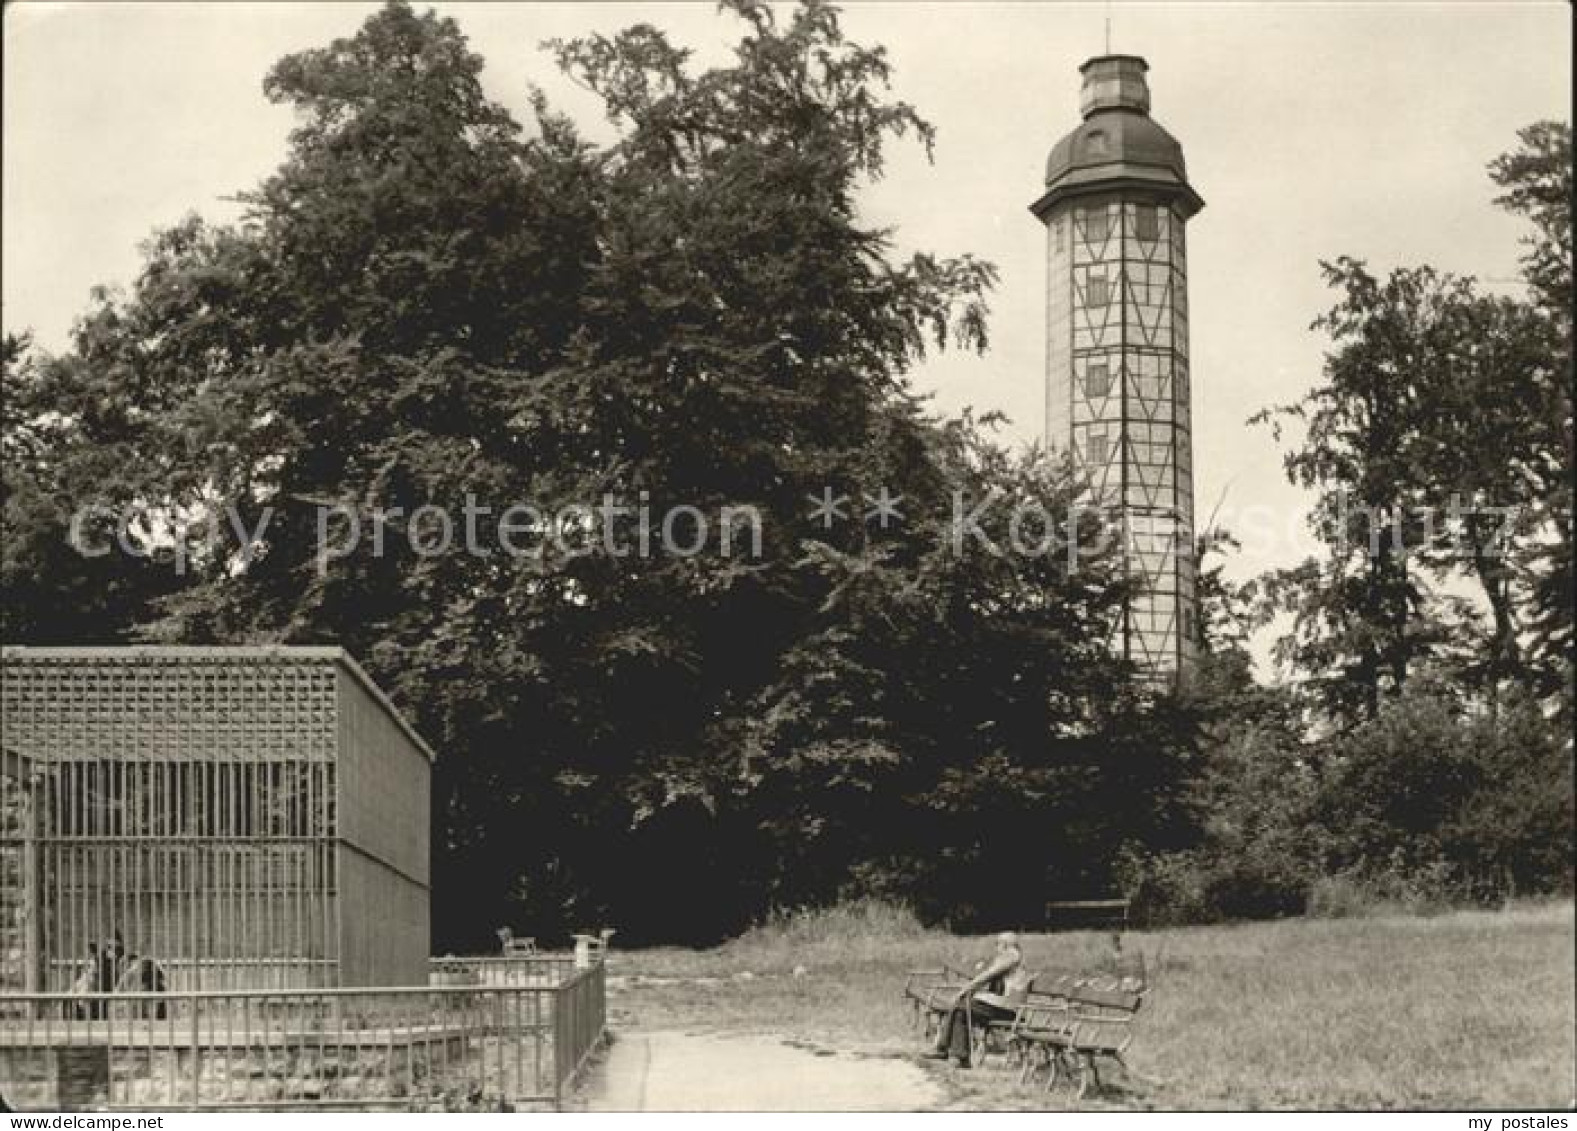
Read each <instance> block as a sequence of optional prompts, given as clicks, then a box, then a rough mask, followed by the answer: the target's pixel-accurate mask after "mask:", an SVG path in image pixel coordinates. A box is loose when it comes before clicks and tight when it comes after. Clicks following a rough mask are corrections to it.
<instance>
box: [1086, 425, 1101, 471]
mask: <svg viewBox="0 0 1577 1131" xmlns="http://www.w3.org/2000/svg"><path fill="white" fill-rule="evenodd" d="M1084 458H1085V461H1086V462H1087V463H1092V464H1100V463H1105V462H1106V434H1105V433H1104V432H1095V433H1092V434H1091V435H1090V437H1089V438H1088V439H1087V440H1085V442H1084Z"/></svg>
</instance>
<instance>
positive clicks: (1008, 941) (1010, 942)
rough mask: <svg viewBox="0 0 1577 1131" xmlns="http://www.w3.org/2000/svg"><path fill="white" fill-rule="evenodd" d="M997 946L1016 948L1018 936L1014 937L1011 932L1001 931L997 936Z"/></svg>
mask: <svg viewBox="0 0 1577 1131" xmlns="http://www.w3.org/2000/svg"><path fill="white" fill-rule="evenodd" d="M997 945H998V946H1017V945H1018V936H1017V935H1015V934H1014V933H1013V932H1012V931H1003V932H1002V933H1001V934H999V935H998V936H997Z"/></svg>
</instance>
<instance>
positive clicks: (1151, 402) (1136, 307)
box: [1031, 55, 1204, 679]
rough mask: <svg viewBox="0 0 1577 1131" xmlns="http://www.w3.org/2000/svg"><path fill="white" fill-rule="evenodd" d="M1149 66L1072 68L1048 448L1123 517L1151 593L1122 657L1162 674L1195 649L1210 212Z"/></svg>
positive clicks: (1054, 289) (1049, 254) (1051, 166)
mask: <svg viewBox="0 0 1577 1131" xmlns="http://www.w3.org/2000/svg"><path fill="white" fill-rule="evenodd" d="M1148 69H1149V68H1148V67H1147V65H1146V64H1145V61H1144V60H1143V59H1141V58H1138V57H1137V56H1133V55H1103V56H1100V57H1098V58H1094V59H1091V60H1090V61H1089V62H1087V63H1085V64H1084V66H1082V67H1081V68H1079V70H1080V73H1081V74H1082V75H1083V76H1084V86H1083V92H1082V94H1081V97H1080V110H1081V112H1082V114H1083V116H1084V121H1083V123H1082V124H1081V125H1080V126H1078V128H1076V129H1075V130H1073V132H1071V133H1069V134H1068V135H1067V136H1066V137H1064V138H1063V139H1062V140H1061V141H1059V142H1058V143H1057V144H1056V146H1055V147H1053V149H1052V151H1051V157H1050V159H1049V160H1048V161H1047V163H1046V187H1045V192H1044V193H1043V194H1042V195H1041V197H1040V199H1039V200H1037V201H1036V202H1035V203H1034V204H1033V205H1031V210H1032V211H1033V212H1034V213H1035V215H1036V216H1037V217H1038V218H1039V219H1040V220H1041V222H1042V223H1043V224H1045V226H1046V263H1047V283H1046V320H1047V338H1046V442H1047V446H1048V447H1049V448H1051V449H1052V450H1054V451H1058V452H1069V453H1071V454H1072V457H1073V460H1074V464H1075V466H1076V468H1077V469H1078V470H1079V471H1080V472H1081V473H1082V474H1084V475H1085V476H1087V477H1088V479H1089V482H1090V486H1091V490H1092V492H1093V495H1094V497H1095V499H1096V500H1098V501H1099V502H1100V503H1101V504H1102V505H1103V506H1107V507H1110V508H1112V509H1113V510H1114V511H1115V512H1116V513H1117V514H1118V516H1120V519H1121V522H1122V524H1123V527H1124V530H1125V532H1126V544H1127V568H1128V569H1129V571H1130V573H1131V574H1137V575H1138V576H1139V577H1140V579H1141V580H1142V582H1143V586H1144V589H1143V592H1142V594H1141V595H1139V596H1138V597H1136V598H1135V599H1133V600H1132V601H1131V602H1130V603H1129V606H1128V607H1127V609H1126V610H1125V611H1124V617H1123V624H1122V626H1121V629H1120V639H1119V640H1118V641H1116V642H1114V643H1115V645H1116V646H1117V647H1118V648H1119V649H1120V650H1121V652H1122V653H1123V654H1124V655H1125V656H1128V657H1129V658H1131V659H1133V660H1134V661H1135V662H1137V663H1138V664H1139V665H1140V666H1141V667H1142V668H1144V669H1145V670H1147V671H1149V672H1151V673H1152V674H1155V675H1157V676H1159V677H1162V678H1167V679H1171V678H1175V677H1176V676H1177V675H1179V674H1181V673H1186V671H1187V669H1188V667H1189V665H1190V664H1191V663H1192V661H1193V659H1194V657H1195V655H1196V651H1197V644H1196V640H1197V636H1196V634H1197V631H1198V624H1197V620H1198V618H1197V611H1196V592H1195V589H1196V579H1195V573H1194V562H1193V555H1192V552H1191V548H1192V546H1193V538H1194V521H1193V513H1194V481H1193V457H1192V444H1191V441H1190V434H1191V426H1190V416H1189V374H1188V261H1187V257H1186V251H1185V242H1184V226H1185V225H1186V223H1187V221H1188V219H1189V218H1190V217H1191V216H1193V215H1194V214H1195V213H1196V212H1198V211H1199V209H1200V208H1202V207H1203V206H1204V202H1203V201H1202V200H1201V199H1200V198H1199V195H1198V194H1197V193H1196V192H1195V191H1194V190H1193V188H1192V187H1190V185H1189V183H1188V175H1187V172H1186V170H1185V168H1184V165H1183V147H1182V146H1181V145H1179V144H1178V143H1177V140H1176V139H1175V138H1173V137H1172V135H1171V134H1169V133H1167V132H1166V130H1164V129H1163V128H1162V127H1161V126H1160V125H1159V124H1158V123H1157V122H1156V121H1155V120H1154V119H1153V118H1151V117H1150V90H1149V86H1148V84H1147V82H1146V80H1145V73H1146V71H1147V70H1148Z"/></svg>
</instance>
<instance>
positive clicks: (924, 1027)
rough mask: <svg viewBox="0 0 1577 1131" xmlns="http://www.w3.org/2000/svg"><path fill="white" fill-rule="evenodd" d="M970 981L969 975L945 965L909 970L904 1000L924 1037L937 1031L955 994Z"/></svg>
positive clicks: (956, 996) (954, 999) (956, 997)
mask: <svg viewBox="0 0 1577 1131" xmlns="http://www.w3.org/2000/svg"><path fill="white" fill-rule="evenodd" d="M968 982H969V975H968V974H965V973H964V972H963V971H961V970H958V969H955V968H954V967H952V966H948V965H947V964H946V963H944V964H942V965H941V966H938V967H934V968H931V969H927V970H911V971H909V974H908V977H907V978H905V979H904V987H903V994H904V1000H906V1001H907V1002H908V1003H909V1006H910V1009H911V1011H912V1015H913V1018H914V1022H915V1024H916V1026H917V1027H919V1028H920V1030H921V1031H922V1032H923V1033H925V1035H926V1036H930V1035H931V1034H932V1033H934V1032H935V1031H936V1026H937V1024H938V1023H939V1022H940V1020H941V1018H942V1016H943V1015H944V1014H946V1013H947V1011H948V1010H949V1009H952V1008H953V1003H954V1002H955V1001H956V1000H957V999H958V993H959V991H960V990H962V989H963V988H964V986H965V985H967V984H968Z"/></svg>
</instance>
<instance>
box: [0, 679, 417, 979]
mask: <svg viewBox="0 0 1577 1131" xmlns="http://www.w3.org/2000/svg"><path fill="white" fill-rule="evenodd" d="M351 697H355V699H356V701H355V702H348V700H349V699H350V698H351ZM369 708H370V711H371V713H374V714H388V715H392V709H391V708H389V707H388V705H387V702H386V701H384V700H383V699H382V697H381V696H379V695H378V694H377V692H376V689H375V688H373V687H372V686H371V684H370V682H368V681H366V678H365V676H363V675H361V674H360V670H359V669H357V668H355V666H354V664H353V663H352V662H351V661H349V658H348V657H346V656H344V654H343V653H341V652H339V650H337V649H234V648H222V649H220V648H216V649H136V648H128V649H23V648H7V649H5V650H4V653H3V662H0V748H3V760H0V993H22V992H34V993H36V992H46V993H47V992H67V991H75V992H99V993H103V992H109V991H114V990H117V989H119V990H133V991H135V990H141V991H154V990H160V991H162V990H228V989H242V988H266V987H274V988H286V987H292V988H301V987H313V986H336V985H342V984H411V983H415V982H419V981H421V980H422V975H423V974H424V972H425V971H424V970H423V969H422V968H421V965H420V963H421V960H422V958H423V957H424V956H425V950H426V938H425V937H421V938H419V939H415V940H412V942H411V943H410V944H409V945H406V946H404V947H403V948H401V947H395V948H393V949H392V950H391V948H389V947H387V946H384V947H380V946H378V945H376V943H377V940H379V939H380V938H388V937H395V936H396V935H397V934H401V935H402V936H403V934H405V933H412V932H421V933H422V934H423V935H425V928H426V907H427V886H426V884H427V873H426V866H425V864H426V860H425V857H426V847H427V840H426V837H427V830H426V827H425V819H423V820H422V821H421V822H420V823H421V826H422V827H421V828H420V829H419V830H409V829H407V830H405V831H404V832H403V834H402V835H404V836H405V837H406V838H407V839H412V838H414V839H415V840H416V841H417V843H416V844H415V845H414V846H412V847H411V848H410V849H409V850H408V851H406V850H403V846H401V845H400V844H398V843H396V845H395V848H394V849H392V850H391V849H389V848H388V847H386V846H384V845H380V844H376V843H373V842H375V841H376V840H377V839H378V837H377V834H376V830H378V829H379V828H380V827H381V825H380V818H379V814H378V813H377V812H371V813H359V812H358V813H353V812H350V810H354V809H357V808H358V807H359V808H362V809H366V808H379V807H382V808H388V807H390V806H391V805H392V806H393V808H394V809H395V810H397V811H398V814H399V816H400V817H401V818H402V820H401V824H402V825H406V826H408V825H409V824H410V819H409V814H410V813H413V812H417V813H422V814H425V808H426V803H427V790H428V773H429V770H428V758H430V752H427V751H426V749H425V747H418V746H417V744H418V743H419V742H420V740H419V739H416V738H415V736H414V735H413V734H411V733H410V732H409V729H408V728H405V727H404V726H403V724H398V725H394V724H391V725H388V726H385V727H382V728H381V729H380V728H374V727H369V726H366V725H350V724H351V723H352V722H354V721H355V719H357V718H358V717H360V716H361V715H365V714H367V713H368V712H369ZM394 723H398V720H397V717H396V719H395V720H394ZM418 750H419V752H420V753H419V755H418V756H416V757H412V756H411V755H412V752H413V751H418ZM347 767H348V769H347ZM347 776H350V777H355V778H357V779H362V780H368V779H375V780H378V781H379V782H380V783H381V784H380V788H381V790H382V792H381V793H378V792H374V793H373V794H372V796H370V797H369V796H362V795H359V794H354V793H348V792H347V790H346V784H347V783H346V781H345V780H344V779H345V778H346V777H347ZM390 790H393V791H396V792H398V793H399V794H400V796H398V797H396V798H393V799H392V800H391V799H390V798H388V797H386V796H385V794H387V793H388V792H389V791H390ZM358 829H360V830H375V831H374V832H372V833H363V834H362V835H360V836H353V835H347V834H348V833H349V832H352V831H354V830H358ZM386 839H387V838H386ZM392 856H402V857H404V858H405V859H399V860H394V859H391V857H392ZM412 860H415V861H416V863H414V864H413V863H412V862H411V861H412ZM357 869H361V870H363V871H369V872H374V873H376V878H377V879H378V881H379V882H380V883H382V884H383V885H385V886H387V887H391V888H393V889H394V890H393V892H392V894H391V895H390V897H389V898H387V899H384V900H380V901H378V902H373V901H370V900H358V901H356V903H355V906H354V907H353V908H352V909H351V912H350V913H351V914H352V915H353V916H354V917H356V919H357V921H356V922H354V923H351V922H347V908H346V906H345V900H344V899H343V897H342V895H343V892H344V890H345V888H346V887H347V886H349V885H348V883H347V878H346V876H345V873H346V872H347V871H352V872H355V871H356V870H357ZM380 915H397V916H398V917H399V919H400V921H399V922H391V923H387V924H385V923H382V922H380V921H379V919H378V917H379V916H380ZM347 940H349V941H347ZM413 947H414V950H413V953H414V954H415V955H416V963H415V964H414V966H413V963H412V962H411V961H409V960H407V958H406V956H404V954H403V951H404V950H411V949H412V948H413ZM350 952H354V953H353V954H352V953H350ZM352 959H354V961H352ZM380 965H381V967H382V968H380ZM405 967H412V968H411V969H406V968H405Z"/></svg>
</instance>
